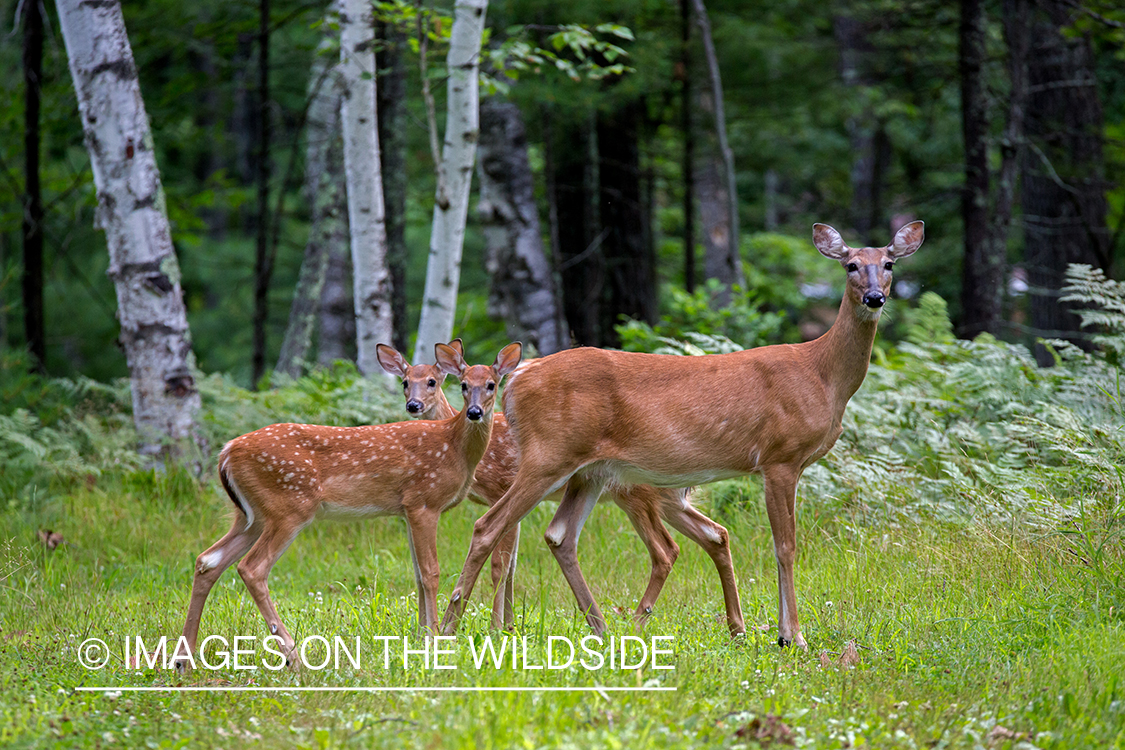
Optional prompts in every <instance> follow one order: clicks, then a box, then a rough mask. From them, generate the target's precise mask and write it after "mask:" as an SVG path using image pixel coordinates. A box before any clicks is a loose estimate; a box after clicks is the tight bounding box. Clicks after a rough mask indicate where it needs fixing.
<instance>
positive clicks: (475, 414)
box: [465, 406, 484, 422]
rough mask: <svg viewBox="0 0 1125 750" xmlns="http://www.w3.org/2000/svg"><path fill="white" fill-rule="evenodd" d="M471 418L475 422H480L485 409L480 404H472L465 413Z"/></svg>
mask: <svg viewBox="0 0 1125 750" xmlns="http://www.w3.org/2000/svg"><path fill="white" fill-rule="evenodd" d="M465 416H467V417H468V418H469V419H471V420H472V421H474V422H479V421H480V419H481V417H483V416H484V409H482V408H480V407H479V406H470V407H469V410H468V412H466V413H465Z"/></svg>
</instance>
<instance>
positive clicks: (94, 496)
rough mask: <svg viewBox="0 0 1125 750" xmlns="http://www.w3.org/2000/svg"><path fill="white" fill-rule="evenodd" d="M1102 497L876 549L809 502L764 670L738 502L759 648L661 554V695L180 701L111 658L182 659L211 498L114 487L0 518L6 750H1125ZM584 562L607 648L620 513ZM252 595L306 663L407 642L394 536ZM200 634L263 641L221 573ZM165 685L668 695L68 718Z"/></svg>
mask: <svg viewBox="0 0 1125 750" xmlns="http://www.w3.org/2000/svg"><path fill="white" fill-rule="evenodd" d="M739 486H740V487H742V493H743V494H744V495H745V496H746V497H750V498H752V497H754V496H755V495H756V494H757V492H756V491H755V488H754V486H753V484H752V482H751V481H750V480H747V481H746V482H744V483H741V484H740V485H739ZM730 492H731V487H730V486H724V485H718V486H717V488H716V489H715V490H714V491H708V490H707V489H704V490H701V491H699V492H698V493H697V502H698V504H699V505H700V507H702V508H704V509H705V510H706V509H707V508H709V507H710V505H711V503H712V502H713V500H714V501H717V499H718V497H719V496H720V495H729V494H730ZM1104 492H1105V493H1106V496H1104V497H1100V498H1092V499H1091V502H1090V503H1088V504H1085V505H1083V508H1084V510H1083V511H1082V515H1079V516H1077V517H1075V518H1072V519H1071V521H1070V522H1068V523H1067V525H1066V526H1065V527H1059V528H1060V529H1063V528H1065V533H1063V531H1062V530H1055V529H1052V528H1044V527H1043V526H1042V525H1039V524H1037V523H1024V522H1022V521H1021V520H1020V519H1016V520H1011V519H1010V520H1009V521H1008V522H1007V523H1000V522H990V523H989V524H987V525H986V524H981V523H968V524H956V525H953V524H949V525H947V524H942V523H940V522H938V521H918V522H899V523H895V524H884V523H879V522H870V521H869V520H867V519H865V518H864V517H863V516H862V515H861V511H860V510H858V509H857V510H855V511H849V510H847V509H843V510H840V509H835V508H832V509H830V508H829V507H828V506H829V504H826V503H824V502H822V501H821V499H820V498H817V497H811V496H810V497H804V496H803V495H802V497H803V501H802V505H801V511H800V514H799V515H800V517H799V522H800V530H799V541H800V543H801V548H800V556H799V563H798V571H797V586H798V595H799V599H800V615H801V620H802V624H803V629H804V632H805V635H806V637H807V638H808V641H809V645H810V650H809V652H808V653H801V652H796V651H793V650H784V651H783V650H781V649H779V648H778V647H777V645H776V619H777V590H776V574H775V567H774V561H773V553H772V543H771V539H770V535H769V526H768V523H767V521H766V518H765V513H764V510H763V509H762V508H761V505H760V503H753V502H751V503H748V504H747V505H746V507H744V508H733V507H731V506H730V505H729V502H728V503H727V504H725V505H724V506H723V507H724V509H725V511H724V512H725V516H724V517H723V518H722V519H721V520H722V521H723V522H724V523H725V524H726V525H727V526H728V528H729V529H730V531H731V536H732V548H733V554H734V561H735V567H736V570H737V573H738V578H739V591H740V594H741V596H742V606H743V610H744V612H745V615H746V620H747V625H748V629H749V633H748V635H747V637H745V638H740V639H736V640H731V639H730V638H729V636H728V635H727V632H726V628H725V625H724V624H723V623H722V621H721V619H722V618H721V612H722V600H721V596H720V592H719V586H718V579H717V576H716V574H715V572H714V569H713V567H712V565H711V563H710V561H709V559H707V558H706V556H705V555H704V554H703V553H702V552H701V551H700V550H699V549H698V548H695V547H694V546H693V545H691V543H690V542H688V541H686V540H684V539H683V538H679V537H678V541H679V542H680V545H681V549H682V553H681V556H680V559H679V561H678V562H677V564H676V567H675V569H674V570H673V572H672V575H671V577H670V578H669V581H668V584H667V586H666V588H665V590H664V593H663V595H662V597H661V599H660V601H659V602H658V605H657V609H656V614H655V615H654V617H653V618H652V620H651V621H650V622H649V624H648V626H647V627H646V629H645V631H644V635H645V636H653V635H668V636H673V637H674V645H673V649H674V656H673V657H672V659H671V661H672V663H673V664H674V665H675V669H674V670H669V671H659V672H658V671H653V670H651V669H646V670H640V671H626V672H621V671H610V670H608V669H603V670H600V671H596V672H588V671H585V670H580V669H571V670H563V671H552V672H547V671H545V670H541V671H520V670H511V669H501V670H496V669H492V668H486V669H483V670H479V671H478V670H476V669H474V668H473V665H472V663H471V660H470V658H469V650H468V648H467V645H466V644H467V641H466V640H464V639H462V640H461V641H460V642H459V648H458V657H459V658H458V667H459V668H458V669H455V670H450V671H440V672H439V671H434V670H425V669H421V668H412V669H409V670H405V671H404V670H403V669H402V668H401V665H400V666H399V667H393V668H392V669H391V670H389V671H388V670H384V669H383V665H382V660H381V654H380V658H378V659H376V658H373V656H372V654H373V653H374V652H373V651H368V652H366V653H365V657H364V664H363V667H362V669H361V670H359V671H355V670H351V669H350V668H342V669H341V670H339V671H336V670H324V671H313V670H308V669H306V670H302V671H300V672H290V671H287V670H286V671H281V672H272V671H266V670H258V671H257V672H245V671H235V670H233V669H226V670H219V671H208V670H203V669H199V670H197V671H195V672H193V673H192V674H191V675H190V676H189V677H187V678H184V679H181V678H179V677H177V675H175V674H174V673H171V672H167V671H164V670H151V669H147V668H146V669H141V670H136V669H126V668H125V667H124V666H123V665H122V664H121V661H120V648H121V646H120V638H121V637H122V636H123V635H141V636H143V637H144V638H145V639H146V640H149V641H152V640H155V639H156V638H157V637H159V636H160V635H167V636H169V637H171V638H175V637H176V636H178V634H179V631H180V628H181V627H182V624H183V623H182V621H183V617H184V614H185V611H186V607H187V599H188V595H189V592H190V588H191V568H192V565H193V562H194V560H195V557H196V555H197V554H198V553H199V552H200V551H202V550H203V549H204V548H205V547H206V546H208V545H209V544H210V543H211V542H212V541H213V540H214V539H216V538H217V537H218V536H219V535H220V534H221V533H222V532H224V531H225V530H226V528H227V523H228V520H227V519H228V517H229V502H228V501H227V500H226V499H225V497H223V496H222V495H221V492H220V491H219V490H218V488H217V484H216V483H215V482H208V483H205V484H202V485H201V484H198V483H196V482H195V480H193V479H192V478H191V477H189V476H187V475H185V474H183V473H177V472H171V473H169V474H164V475H156V474H153V473H144V472H120V473H113V472H107V473H105V474H103V475H102V476H101V477H98V478H94V477H90V478H89V480H87V481H86V482H80V483H75V484H74V485H73V486H70V487H68V488H67V489H66V490H65V491H60V492H58V493H56V494H55V495H54V499H51V500H49V501H47V502H45V503H44V504H43V505H41V506H39V507H36V508H35V509H34V510H20V509H11V510H9V512H7V513H5V514H3V515H0V745H3V746H6V747H30V746H46V745H54V744H56V743H59V742H61V743H62V744H63V745H65V746H79V747H98V746H110V745H113V746H123V747H145V746H148V747H183V746H203V747H211V746H222V747H238V746H244V745H258V746H262V747H345V746H347V747H351V746H356V747H383V746H386V747H402V746H403V745H406V746H411V747H414V746H417V747H452V748H460V747H465V748H491V747H497V748H507V747H525V748H537V747H578V748H584V747H615V748H616V747H629V748H634V747H650V746H651V747H661V748H663V747H716V746H719V747H754V746H757V744H759V742H760V740H759V739H758V738H757V736H756V734H755V727H759V726H765V727H769V726H772V724H770V723H769V720H768V719H767V718H766V717H767V716H770V715H773V716H779V717H780V718H781V720H782V721H783V722H785V723H786V724H787V725H788V726H789V727H790V728H791V729H792V733H793V734H792V739H793V741H794V742H795V743H796V744H797V745H798V746H808V747H827V748H833V747H841V748H844V747H859V746H864V745H873V746H878V747H987V748H992V747H1017V746H1019V747H1030V746H1031V745H1034V746H1036V747H1040V748H1052V747H1125V684H1123V683H1125V678H1122V675H1125V627H1123V622H1125V620H1123V615H1122V611H1123V609H1125V587H1123V584H1125V578H1123V570H1125V559H1123V558H1125V555H1123V552H1122V546H1121V539H1120V528H1121V523H1122V517H1121V516H1122V514H1121V505H1120V497H1118V496H1117V495H1116V494H1115V493H1116V490H1115V489H1113V488H1112V487H1107V488H1105V490H1104ZM552 512H553V507H552V506H550V505H544V506H541V507H539V508H537V509H536V510H535V511H534V512H533V513H532V514H531V515H530V516H529V517H528V518H527V520H526V521H525V523H524V527H523V529H524V532H523V545H522V548H521V558H520V568H519V572H518V577H517V607H516V609H517V633H518V634H520V635H527V636H528V639H529V643H531V644H533V646H534V648H535V649H539V648H541V647H542V645H543V644H544V642H545V639H546V637H547V636H548V635H564V636H569V637H571V638H572V639H574V640H575V641H577V640H578V639H580V638H581V637H583V636H585V635H586V634H587V633H588V631H587V629H586V627H585V624H584V621H583V620H582V618H581V617H580V616H579V615H578V614H577V613H576V612H575V607H574V603H573V598H572V596H571V594H570V591H569V589H568V588H567V586H566V584H565V581H564V580H563V577H562V575H561V574H560V572H559V571H558V569H557V565H556V564H555V562H554V559H553V558H552V557H551V555H550V554H549V553H548V551H547V550H546V546H545V545H544V544H543V542H542V537H541V535H542V532H543V530H544V529H545V528H546V525H547V522H548V520H549V518H550V514H551V513H552ZM478 514H479V509H478V508H477V506H472V505H470V504H467V503H466V504H464V505H462V506H461V507H458V508H456V509H454V510H453V511H451V512H450V513H448V514H446V516H445V517H444V519H443V521H442V526H441V529H440V536H439V543H440V545H441V549H440V559H441V566H442V575H443V585H442V597H441V598H440V599H439V607H442V608H443V607H444V605H445V603H446V601H447V597H448V594H449V591H450V590H451V589H452V586H453V581H454V579H455V577H456V574H457V572H458V571H459V570H460V565H461V562H462V561H463V557H464V553H465V551H466V549H467V544H468V539H469V536H470V533H471V529H472V521H473V519H474V518H475V517H476V516H477V515H478ZM48 526H49V527H51V528H54V529H55V530H57V531H61V532H62V533H63V535H64V536H65V538H66V540H67V544H66V545H64V546H62V547H59V548H58V549H56V550H54V551H50V552H48V551H47V550H46V549H45V548H44V547H43V546H42V545H40V544H39V543H38V541H37V539H36V532H37V530H38V529H39V528H44V527H48ZM580 555H581V561H582V564H583V568H584V570H585V572H586V575H587V578H588V580H589V582H590V585H591V587H592V588H593V590H594V592H595V594H596V596H597V597H598V599H599V601H600V603H601V605H602V607H603V610H604V611H605V612H606V614H607V617H609V619H610V632H611V633H612V634H615V635H628V634H632V633H633V630H632V627H631V624H630V621H629V620H628V618H627V617H626V616H623V615H622V614H620V613H621V612H628V611H630V610H631V609H632V607H633V606H635V602H636V600H637V598H638V597H639V595H640V593H641V591H642V589H643V587H644V583H645V580H646V576H647V566H648V558H647V555H646V553H645V551H644V549H643V547H642V545H641V543H640V541H639V540H638V539H637V537H636V536H635V534H633V532H632V530H631V528H630V526H629V524H628V522H627V520H626V518H625V516H624V515H623V514H622V513H621V512H620V511H619V510H618V509H616V508H615V507H613V506H612V505H603V506H600V507H599V508H598V509H597V510H596V511H595V513H594V514H593V516H592V517H591V519H590V522H589V523H588V524H587V526H586V532H585V533H584V535H583V538H582V543H581V546H580ZM484 578H485V580H482V582H481V583H480V584H479V585H478V587H477V590H476V592H475V593H474V596H473V602H474V604H475V606H473V607H471V609H470V613H469V615H468V616H467V617H466V619H465V621H464V622H463V625H462V634H463V635H464V637H465V638H467V637H475V638H478V639H479V638H480V637H482V636H483V635H484V634H485V633H487V626H488V611H487V602H488V601H489V599H490V597H491V587H490V585H489V583H488V581H487V580H486V579H487V575H486V576H485V577H484ZM270 582H271V589H272V594H273V597H274V600H275V601H276V603H277V605H278V607H279V610H280V612H281V615H282V618H283V619H284V621H285V622H286V623H287V625H288V626H289V628H290V630H291V631H293V633H294V635H295V637H296V638H297V639H298V640H300V639H301V638H303V637H304V636H308V635H325V636H328V637H329V638H331V637H332V636H334V635H340V636H345V637H351V638H354V637H355V636H357V635H358V636H361V637H362V638H363V639H365V641H368V640H369V639H370V638H371V637H372V636H375V635H399V636H409V637H411V638H416V637H417V636H418V632H417V626H416V619H415V609H416V603H415V598H414V593H413V592H414V585H413V576H412V573H411V569H410V561H409V555H408V552H407V547H406V538H405V533H404V531H403V527H402V522H401V521H399V520H397V519H376V520H372V521H366V522H362V523H356V524H331V523H320V524H314V525H313V526H312V527H310V528H309V529H307V530H306V531H305V532H304V533H303V534H302V535H301V536H300V537H299V538H298V540H297V541H296V542H295V543H294V544H293V546H292V547H291V548H290V550H289V552H288V553H287V554H286V555H285V556H284V557H283V558H282V560H281V562H280V563H279V564H278V565H277V567H276V568H275V569H274V572H273V575H272V576H271V579H270ZM208 634H220V635H224V636H226V637H227V638H228V639H233V637H234V636H235V635H253V636H257V637H259V638H263V637H264V636H265V635H266V632H265V627H264V624H263V621H262V619H261V617H260V615H259V613H258V611H257V609H256V607H255V606H254V604H253V602H252V600H251V599H250V596H249V595H248V593H247V592H246V590H245V588H244V587H243V585H242V583H241V581H240V580H239V579H238V577H237V574H235V573H234V572H233V570H231V571H228V572H227V573H226V574H224V576H223V578H222V579H221V580H220V582H219V584H218V585H217V586H216V587H215V590H214V591H213V592H212V595H211V598H210V600H209V601H208V606H207V609H206V611H205V613H204V619H203V627H202V631H201V635H202V636H206V635H208ZM88 637H99V638H102V639H104V640H106V641H108V642H110V643H111V644H114V645H115V647H116V650H117V652H118V653H117V654H116V656H115V658H114V659H112V660H111V663H110V665H109V666H108V667H106V669H105V670H103V671H100V672H90V671H88V670H86V669H84V668H82V667H81V666H80V665H79V664H78V661H77V652H76V647H77V645H78V644H79V643H80V642H81V641H83V640H84V639H86V638H88ZM853 640H854V641H855V642H856V644H857V645H858V653H859V662H858V664H857V665H855V666H854V667H851V668H847V667H840V666H839V665H838V657H839V655H840V654H841V653H842V652H843V651H844V650H845V648H846V647H847V644H848V642H849V641H853ZM366 645H369V644H367V643H365V646H366ZM534 653H536V658H538V653H537V652H534ZM822 654H823V655H822ZM822 662H828V664H827V666H822ZM180 684H185V685H211V686H220V685H227V684H231V685H249V684H253V685H273V686H296V685H303V686H381V685H404V686H452V685H459V686H577V685H601V686H638V685H645V684H649V685H654V684H655V685H661V686H670V687H675V688H676V692H674V693H619V692H609V693H604V694H599V693H476V694H442V693H411V694H406V693H396V694H368V693H295V692H281V693H269V694H260V693H241V694H236V693H176V694H165V693H136V694H132V693H127V692H126V693H122V694H120V695H116V696H115V695H108V696H107V695H102V694H96V693H87V692H79V691H76V690H75V687H76V686H81V685H86V686H89V685H112V686H153V685H180ZM755 718H757V719H759V723H758V724H754V725H751V724H750V722H752V721H753V720H754V719H755ZM763 722H764V723H763ZM996 726H1002V727H1004V728H1006V729H1009V730H1011V732H1012V733H1015V735H1018V737H1017V736H1015V735H1005V734H1004V733H1003V732H1000V731H999V730H994V727H996ZM747 727H748V728H747ZM744 728H746V729H744ZM740 729H742V730H743V731H742V732H741V733H740V732H739V730H740ZM1006 737H1007V738H1006ZM761 742H763V743H764V744H767V745H768V744H771V743H770V739H769V738H768V737H766V738H765V739H763V740H761ZM1021 742H1024V743H1030V744H1022V745H1021V744H1019V743H1021ZM773 744H774V745H775V746H776V744H777V743H776V742H774V743H773Z"/></svg>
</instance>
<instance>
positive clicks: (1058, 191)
mask: <svg viewBox="0 0 1125 750" xmlns="http://www.w3.org/2000/svg"><path fill="white" fill-rule="evenodd" d="M1040 8H1045V11H1046V12H1045V13H1041V14H1039V17H1038V18H1036V20H1035V21H1034V22H1033V23H1032V26H1031V32H1030V34H1031V36H1030V40H1031V41H1030V50H1029V56H1028V101H1027V112H1026V130H1027V137H1028V149H1027V150H1026V151H1025V153H1024V154H1023V157H1022V185H1023V191H1022V195H1023V218H1024V247H1025V254H1026V255H1025V257H1026V262H1027V268H1028V278H1029V281H1030V286H1031V300H1030V303H1031V305H1030V306H1031V325H1032V327H1033V328H1034V329H1035V331H1034V332H1035V333H1036V335H1039V336H1045V337H1056V338H1066V339H1069V340H1072V341H1074V342H1075V343H1078V344H1082V345H1086V339H1085V337H1083V336H1081V335H1080V334H1079V330H1080V321H1079V319H1078V316H1077V315H1075V314H1074V313H1073V312H1072V309H1071V306H1070V305H1066V304H1063V303H1060V302H1059V296H1060V292H1059V289H1060V287H1061V286H1062V285H1063V283H1064V275H1065V273H1066V268H1067V265H1068V264H1070V263H1088V264H1090V265H1093V266H1096V267H1100V268H1103V269H1107V266H1108V263H1109V256H1108V248H1109V241H1108V239H1109V233H1108V231H1107V227H1106V201H1105V185H1106V183H1105V178H1104V175H1103V169H1104V167H1103V164H1102V141H1101V133H1102V123H1103V114H1102V105H1101V101H1100V100H1099V97H1098V89H1097V81H1096V78H1095V75H1094V59H1093V51H1092V48H1091V45H1090V42H1089V40H1088V39H1085V38H1081V37H1078V38H1067V37H1064V36H1063V34H1062V33H1061V31H1060V29H1061V28H1062V27H1063V26H1064V25H1066V24H1068V22H1069V20H1070V18H1069V13H1070V10H1069V7H1068V6H1067V5H1065V4H1064V3H1061V2H1047V3H1045V4H1042V5H1040ZM1036 356H1037V358H1038V359H1039V361H1040V363H1042V364H1049V363H1050V362H1051V361H1052V358H1051V356H1050V354H1049V353H1048V352H1046V351H1043V350H1042V347H1039V348H1038V351H1037V354H1036Z"/></svg>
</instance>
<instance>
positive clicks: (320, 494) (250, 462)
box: [178, 343, 521, 666]
mask: <svg viewBox="0 0 1125 750" xmlns="http://www.w3.org/2000/svg"><path fill="white" fill-rule="evenodd" d="M520 351H521V347H520V345H519V344H518V343H516V344H509V345H508V346H506V347H504V349H503V350H502V351H501V352H500V354H499V356H497V358H496V362H495V363H494V364H493V365H492V366H491V367H487V366H484V365H474V366H472V367H469V366H467V365H466V364H465V360H464V359H463V358H462V356H461V353H460V352H459V351H458V350H456V349H453V348H450V347H448V346H446V345H444V344H438V345H437V347H436V355H437V361H438V366H439V367H440V368H441V370H442V371H443V372H446V373H449V374H451V375H454V376H456V377H458V378H460V380H461V388H462V390H463V392H464V393H465V406H464V408H462V409H461V411H460V413H458V414H456V415H455V416H451V417H450V418H448V419H445V420H441V421H437V422H397V423H394V424H385V425H371V426H367V427H322V426H319V425H303V424H275V425H271V426H269V427H264V428H262V429H260V430H256V431H255V432H251V433H249V434H246V435H243V436H242V437H238V438H235V439H234V440H231V441H230V442H229V443H227V444H226V445H225V446H224V447H223V450H222V451H221V452H220V453H219V477H220V478H221V480H222V483H223V488H224V489H225V490H226V492H227V494H228V495H229V496H230V500H231V502H232V503H234V506H235V508H236V509H237V513H236V514H235V518H234V524H233V526H232V527H231V530H230V531H229V532H227V534H226V536H224V537H223V538H222V539H220V540H219V541H217V542H215V544H213V545H211V546H210V547H209V548H208V549H207V550H206V551H205V552H203V554H201V555H200V556H199V558H198V559H197V560H196V563H195V580H194V583H193V585H192V592H191V604H190V605H189V608H188V615H187V621H186V622H185V623H184V630H183V639H184V641H185V642H186V644H187V647H188V648H189V649H190V652H191V653H194V652H195V649H196V639H197V636H198V634H199V621H200V617H201V616H202V613H203V605H204V603H205V602H206V600H207V594H208V593H209V592H210V591H211V588H212V587H213V586H214V585H215V581H217V580H218V578H219V576H220V575H222V573H223V571H224V570H226V569H227V568H228V567H229V566H230V565H231V564H232V563H234V562H235V561H236V560H238V559H239V558H242V561H241V562H239V564H238V574H239V575H240V576H241V577H242V580H243V582H245V584H246V588H247V589H249V591H250V595H251V596H252V597H253V598H254V602H255V603H256V604H257V605H258V609H259V610H261V612H262V616H263V617H265V619H266V625H267V626H268V627H269V630H270V633H272V634H274V635H277V636H278V637H280V638H281V640H282V643H283V649H284V652H285V653H286V654H287V655H289V654H290V653H291V652H292V649H293V647H294V641H293V638H292V636H290V634H289V631H288V630H286V628H285V625H284V624H283V623H282V622H281V618H280V617H278V614H277V608H276V607H274V604H273V602H272V601H271V600H270V595H269V589H268V587H267V585H266V580H267V578H268V576H269V572H270V569H271V568H273V566H274V564H275V563H276V562H277V560H278V559H279V558H280V557H281V555H282V554H283V553H284V552H285V550H286V548H287V547H288V546H289V545H290V544H291V543H292V541H293V539H294V538H296V536H297V534H299V533H300V532H301V529H303V528H305V527H306V526H308V525H309V524H311V523H312V522H313V521H314V520H316V519H317V518H336V519H343V520H348V519H356V518H365V517H371V516H403V517H405V518H406V529H407V538H408V540H409V542H410V554H411V558H412V560H413V563H414V575H415V580H416V582H417V585H418V619H419V622H420V625H421V626H422V627H424V628H430V629H433V628H434V626H435V625H436V622H437V587H438V561H437V536H436V535H437V524H438V519H439V517H440V516H441V514H442V512H443V511H445V510H448V509H449V508H451V507H453V506H454V505H456V504H457V503H458V502H460V501H461V500H462V499H463V498H464V497H465V494H466V493H467V492H468V489H469V484H470V482H471V480H472V476H473V469H475V468H476V465H477V463H478V462H479V461H480V459H481V456H483V455H484V451H485V449H486V448H487V446H488V442H489V438H490V436H491V432H492V412H493V404H494V401H495V398H496V393H497V389H498V388H499V386H500V381H501V380H502V379H503V378H504V376H505V375H507V374H509V373H510V372H512V371H513V370H515V368H516V366H517V365H518V364H519V361H520ZM243 555H246V556H245V557H243ZM185 661H186V660H185V659H183V658H182V657H181V659H180V660H179V661H178V664H179V665H181V666H183V665H184V664H185Z"/></svg>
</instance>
